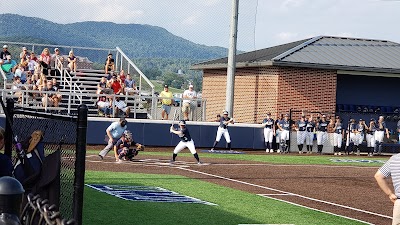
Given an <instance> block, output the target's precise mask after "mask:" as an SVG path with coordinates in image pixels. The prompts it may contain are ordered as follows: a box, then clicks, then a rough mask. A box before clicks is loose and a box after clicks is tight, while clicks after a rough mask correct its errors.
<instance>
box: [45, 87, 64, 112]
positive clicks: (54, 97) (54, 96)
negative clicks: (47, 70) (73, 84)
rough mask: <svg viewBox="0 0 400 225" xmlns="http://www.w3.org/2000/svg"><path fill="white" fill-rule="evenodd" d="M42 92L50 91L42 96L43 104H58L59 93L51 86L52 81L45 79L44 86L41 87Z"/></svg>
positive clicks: (59, 99) (56, 105)
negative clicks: (45, 83)
mask: <svg viewBox="0 0 400 225" xmlns="http://www.w3.org/2000/svg"><path fill="white" fill-rule="evenodd" d="M42 91H43V92H47V91H50V93H44V94H43V98H42V103H43V106H54V107H58V104H59V103H60V101H61V97H62V96H61V94H60V93H57V91H56V90H55V89H54V87H53V82H52V81H47V85H46V87H44V88H43V89H42Z"/></svg>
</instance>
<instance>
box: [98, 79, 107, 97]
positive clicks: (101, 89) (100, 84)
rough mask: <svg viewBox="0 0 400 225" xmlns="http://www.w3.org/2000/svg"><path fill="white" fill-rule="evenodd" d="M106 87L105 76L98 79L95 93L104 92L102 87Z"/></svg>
mask: <svg viewBox="0 0 400 225" xmlns="http://www.w3.org/2000/svg"><path fill="white" fill-rule="evenodd" d="M106 88H107V79H106V78H105V77H102V78H101V79H100V82H99V83H98V84H97V91H96V94H101V93H104V92H103V91H104V89H106Z"/></svg>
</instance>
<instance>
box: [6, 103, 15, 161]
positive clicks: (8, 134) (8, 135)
mask: <svg viewBox="0 0 400 225" xmlns="http://www.w3.org/2000/svg"><path fill="white" fill-rule="evenodd" d="M6 104H7V107H6V110H7V114H6V115H8V116H9V117H10V118H6V129H5V131H6V132H5V137H4V154H5V155H7V156H9V157H10V158H11V155H12V143H13V136H12V133H13V132H12V124H9V123H8V122H7V120H9V121H10V122H11V123H13V122H14V100H13V99H12V98H9V99H7V103H6Z"/></svg>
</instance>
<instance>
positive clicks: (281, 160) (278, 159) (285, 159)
mask: <svg viewBox="0 0 400 225" xmlns="http://www.w3.org/2000/svg"><path fill="white" fill-rule="evenodd" d="M98 152H99V151H88V153H91V154H97V153H98ZM260 153H261V152H260ZM171 154H172V152H140V153H139V156H138V158H142V157H144V156H146V155H148V156H171ZM179 156H189V157H191V154H190V153H179ZM179 156H178V160H179ZM199 156H200V158H203V161H205V162H207V160H206V159H204V158H216V159H232V160H245V161H255V162H261V163H271V164H291V165H338V166H339V165H340V166H366V167H377V166H382V163H356V162H340V163H338V162H332V161H331V160H330V159H357V160H384V161H386V160H387V159H388V157H354V156H352V157H348V156H340V157H337V156H333V155H322V156H320V155H293V154H291V155H276V154H274V155H272V154H259V155H255V154H211V153H201V152H200V153H199Z"/></svg>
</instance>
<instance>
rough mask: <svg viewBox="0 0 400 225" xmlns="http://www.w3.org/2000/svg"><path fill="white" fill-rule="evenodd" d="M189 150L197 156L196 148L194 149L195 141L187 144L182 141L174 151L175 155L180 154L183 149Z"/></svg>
mask: <svg viewBox="0 0 400 225" xmlns="http://www.w3.org/2000/svg"><path fill="white" fill-rule="evenodd" d="M185 148H188V149H189V151H190V152H191V153H192V154H196V148H195V147H194V141H193V140H190V141H187V142H183V141H180V142H179V143H178V145H177V146H176V147H175V149H174V154H178V153H179V152H180V151H182V150H183V149H185Z"/></svg>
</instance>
